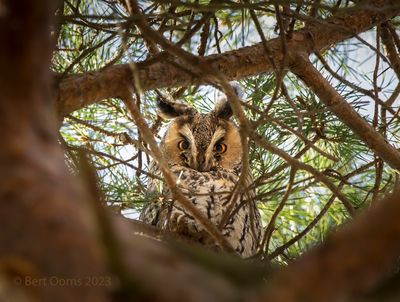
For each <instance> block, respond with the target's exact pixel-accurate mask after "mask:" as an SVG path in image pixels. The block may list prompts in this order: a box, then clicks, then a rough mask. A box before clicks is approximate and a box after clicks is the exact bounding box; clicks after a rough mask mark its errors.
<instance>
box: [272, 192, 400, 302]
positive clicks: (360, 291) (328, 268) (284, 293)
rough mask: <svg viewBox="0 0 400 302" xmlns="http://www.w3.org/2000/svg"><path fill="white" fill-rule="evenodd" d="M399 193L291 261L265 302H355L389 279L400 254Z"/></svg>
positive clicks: (273, 285)
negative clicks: (382, 281)
mask: <svg viewBox="0 0 400 302" xmlns="http://www.w3.org/2000/svg"><path fill="white" fill-rule="evenodd" d="M399 194H400V191H399V190H397V191H396V192H395V193H394V194H392V195H391V196H389V197H387V198H386V199H385V200H382V201H381V202H379V203H377V204H375V205H374V207H373V208H372V209H371V210H370V211H367V212H365V213H363V214H362V215H360V216H359V217H358V218H356V219H355V220H353V221H352V223H350V224H348V225H346V226H344V227H342V229H340V230H339V231H338V232H336V233H334V234H332V235H330V236H329V237H328V239H327V240H326V241H325V242H324V243H323V244H322V245H321V246H319V247H317V248H315V249H314V250H311V251H309V252H308V253H307V254H306V255H304V257H301V258H300V259H299V260H298V261H296V262H295V263H292V264H291V265H290V266H289V267H288V268H287V269H286V270H285V271H283V272H282V273H281V274H280V275H278V276H277V277H276V278H275V279H274V280H273V281H272V282H271V283H270V286H271V291H270V292H269V293H268V294H267V297H268V300H267V301H280V302H282V301H284V302H294V301H309V302H316V301H321V302H322V301H325V302H329V301H354V300H353V299H354V298H355V297H360V296H362V295H365V294H367V293H368V292H370V291H371V290H372V289H373V288H375V287H376V286H377V284H378V283H379V280H380V279H382V278H385V277H388V276H390V275H391V274H392V273H393V267H394V265H395V263H396V261H397V259H398V255H399V254H400V242H399V240H397V238H399V236H400V221H399V219H398V217H399V215H400V203H399ZM355 301H360V300H355Z"/></svg>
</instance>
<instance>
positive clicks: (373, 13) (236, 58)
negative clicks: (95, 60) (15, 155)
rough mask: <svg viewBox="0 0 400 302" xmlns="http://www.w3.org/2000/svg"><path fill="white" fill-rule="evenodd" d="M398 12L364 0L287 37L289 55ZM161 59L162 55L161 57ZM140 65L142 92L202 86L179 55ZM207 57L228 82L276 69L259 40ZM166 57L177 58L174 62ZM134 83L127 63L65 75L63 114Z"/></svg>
mask: <svg viewBox="0 0 400 302" xmlns="http://www.w3.org/2000/svg"><path fill="white" fill-rule="evenodd" d="M399 12H400V7H399V4H398V1H396V0H369V1H363V4H359V5H357V6H356V7H354V8H351V9H347V10H345V11H343V12H341V13H339V14H337V15H336V16H334V17H331V18H329V19H327V20H326V21H324V22H323V21H316V23H314V24H311V25H307V26H306V27H305V28H303V29H302V30H299V31H297V32H295V33H293V35H292V37H291V39H288V40H287V51H288V53H299V52H301V53H307V54H310V53H312V52H313V51H321V50H322V49H325V48H327V47H329V46H330V45H332V44H335V43H338V42H340V41H343V40H345V39H348V38H350V37H352V36H354V35H356V34H358V33H361V32H363V31H365V30H367V29H369V28H372V27H373V26H375V25H376V24H379V23H382V22H384V21H386V20H388V19H390V18H392V17H394V16H396V15H398V14H399ZM267 46H268V48H269V49H270V50H271V58H272V60H273V62H275V65H276V66H280V60H282V51H281V41H280V39H279V38H277V39H272V40H270V41H269V42H267ZM157 58H158V59H157ZM157 58H156V59H150V60H147V61H145V62H141V63H138V64H136V67H137V69H138V72H137V74H138V77H139V81H140V87H141V89H142V90H143V91H146V90H151V89H155V88H162V87H177V86H187V85H192V84H204V83H206V79H204V78H203V79H200V78H198V77H197V76H196V75H195V74H193V73H190V74H189V73H186V72H184V71H182V69H181V68H179V67H177V66H185V67H186V69H188V70H192V68H191V67H190V66H188V65H187V64H186V63H185V62H184V61H182V60H181V59H179V58H172V57H169V58H168V59H166V55H165V54H162V55H159V56H158V57H157ZM204 60H205V61H206V62H207V63H208V64H210V65H212V66H213V68H216V69H218V70H219V71H220V72H222V73H224V74H225V75H226V77H227V78H228V79H229V80H232V79H240V78H245V77H249V76H252V75H256V74H261V73H264V72H269V71H271V70H272V67H271V64H270V62H271V60H270V58H269V57H268V54H266V53H265V50H264V46H263V45H262V44H261V43H260V44H257V45H254V46H251V47H244V48H241V49H238V50H235V51H229V52H226V53H223V54H220V55H210V56H207V57H204ZM168 61H170V62H171V61H173V62H174V63H173V64H171V63H169V62H168ZM130 83H132V76H131V70H130V67H129V65H128V64H122V65H115V66H112V67H109V68H108V69H106V70H101V71H97V72H87V73H83V74H77V75H73V76H70V77H67V78H64V79H62V80H61V81H60V82H59V83H58V91H57V94H56V96H57V98H58V104H59V111H60V113H61V114H62V115H65V114H68V113H71V112H72V111H74V110H77V109H80V108H82V107H84V106H87V105H89V104H93V103H96V102H98V101H101V100H103V99H105V98H110V97H119V96H120V91H123V89H121V88H122V87H126V85H129V84H130Z"/></svg>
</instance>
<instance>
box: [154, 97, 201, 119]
mask: <svg viewBox="0 0 400 302" xmlns="http://www.w3.org/2000/svg"><path fill="white" fill-rule="evenodd" d="M157 108H158V114H159V115H160V116H161V117H162V118H164V119H173V118H176V117H178V116H181V115H193V114H195V113H196V109H194V108H193V107H191V106H189V105H187V104H183V103H178V102H170V101H167V100H165V99H162V98H159V99H158V100H157Z"/></svg>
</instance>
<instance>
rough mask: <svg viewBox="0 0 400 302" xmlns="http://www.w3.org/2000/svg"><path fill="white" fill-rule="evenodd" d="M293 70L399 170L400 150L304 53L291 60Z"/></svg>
mask: <svg viewBox="0 0 400 302" xmlns="http://www.w3.org/2000/svg"><path fill="white" fill-rule="evenodd" d="M290 69H291V71H292V72H293V73H294V74H296V75H297V76H298V77H299V78H300V79H301V80H302V81H303V82H304V83H305V84H306V85H307V86H308V87H309V88H310V89H311V90H312V91H314V93H315V94H316V95H317V96H318V98H319V99H320V101H321V102H323V103H324V104H325V105H326V106H327V107H328V109H329V111H331V112H332V113H333V114H335V115H336V116H337V117H339V119H340V120H341V121H342V122H343V123H344V124H346V125H347V126H348V127H349V128H350V129H351V130H352V131H353V132H354V133H355V134H356V135H357V136H358V137H359V138H360V139H361V140H362V141H363V142H364V143H365V144H366V145H367V146H368V147H369V148H370V149H371V150H372V151H374V152H375V154H377V155H378V156H379V157H381V158H382V159H383V160H384V161H385V162H386V163H388V164H389V165H390V166H391V167H392V168H394V169H397V170H400V152H399V151H398V150H397V149H396V148H394V147H393V146H391V145H390V144H389V143H388V142H387V141H385V139H384V138H383V136H382V135H381V134H380V133H378V132H377V131H376V130H375V129H374V128H373V127H372V126H371V125H370V124H368V122H367V121H366V120H365V119H363V118H362V117H361V116H360V115H359V114H358V113H357V112H356V111H355V110H354V109H353V107H352V106H351V105H350V104H349V103H347V102H346V100H345V99H343V98H342V97H341V95H340V94H339V93H338V92H337V91H336V90H335V89H334V88H333V87H332V86H331V85H330V84H329V82H328V81H327V80H326V79H325V78H324V77H323V76H322V75H321V74H320V73H319V72H318V70H317V69H316V68H315V67H314V66H313V65H312V64H311V62H310V61H308V58H306V57H305V56H296V57H295V58H293V59H292V64H291V66H290Z"/></svg>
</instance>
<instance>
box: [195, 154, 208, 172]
mask: <svg viewBox="0 0 400 302" xmlns="http://www.w3.org/2000/svg"><path fill="white" fill-rule="evenodd" d="M196 170H197V171H199V172H208V171H210V164H209V160H207V158H206V156H205V154H204V153H198V154H197V169H196Z"/></svg>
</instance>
